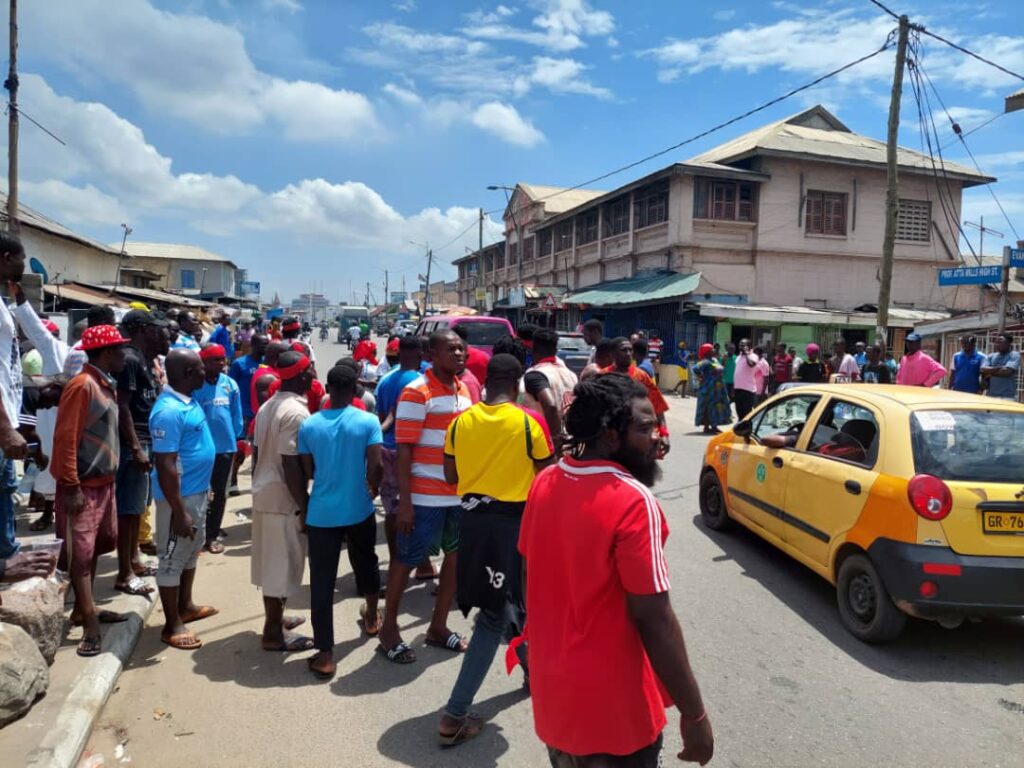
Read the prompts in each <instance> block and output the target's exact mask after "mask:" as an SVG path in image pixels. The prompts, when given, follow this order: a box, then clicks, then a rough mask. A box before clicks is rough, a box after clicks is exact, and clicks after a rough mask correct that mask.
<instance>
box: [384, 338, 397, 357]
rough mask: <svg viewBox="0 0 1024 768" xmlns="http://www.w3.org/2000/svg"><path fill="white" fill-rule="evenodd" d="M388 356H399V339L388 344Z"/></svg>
mask: <svg viewBox="0 0 1024 768" xmlns="http://www.w3.org/2000/svg"><path fill="white" fill-rule="evenodd" d="M385 351H386V354H389V355H397V354H398V339H392V340H391V341H389V342H388V346H387V349H386V350H385Z"/></svg>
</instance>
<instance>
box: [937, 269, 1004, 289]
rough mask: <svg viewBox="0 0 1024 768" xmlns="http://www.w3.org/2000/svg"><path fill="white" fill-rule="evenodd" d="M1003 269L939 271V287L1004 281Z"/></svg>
mask: <svg viewBox="0 0 1024 768" xmlns="http://www.w3.org/2000/svg"><path fill="white" fill-rule="evenodd" d="M1002 270H1003V268H1002V267H952V268H949V269H940V270H939V285H985V284H987V283H998V282H999V281H1000V280H1002V277H1003V275H1002Z"/></svg>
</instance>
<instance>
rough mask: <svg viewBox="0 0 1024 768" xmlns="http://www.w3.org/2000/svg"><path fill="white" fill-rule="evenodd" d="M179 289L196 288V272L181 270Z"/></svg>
mask: <svg viewBox="0 0 1024 768" xmlns="http://www.w3.org/2000/svg"><path fill="white" fill-rule="evenodd" d="M181 287H182V288H195V287H196V271H195V270H194V269H183V270H181Z"/></svg>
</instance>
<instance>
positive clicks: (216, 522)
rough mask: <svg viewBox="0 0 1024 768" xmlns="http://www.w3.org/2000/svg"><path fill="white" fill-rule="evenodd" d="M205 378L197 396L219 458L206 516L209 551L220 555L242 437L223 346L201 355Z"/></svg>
mask: <svg viewBox="0 0 1024 768" xmlns="http://www.w3.org/2000/svg"><path fill="white" fill-rule="evenodd" d="M199 358H200V359H201V360H202V361H203V373H204V376H205V379H204V382H203V386H202V387H200V388H199V389H197V390H196V391H195V393H194V395H193V396H194V397H195V399H196V400H198V401H199V405H200V406H201V407H202V409H203V413H204V414H206V423H207V424H209V426H210V433H211V434H212V436H213V447H214V450H216V452H217V458H216V459H214V462H213V473H212V474H211V475H210V490H211V492H212V493H211V494H210V496H211V498H210V508H209V510H208V511H207V513H206V544H205V548H206V551H207V552H209V553H210V554H213V555H219V554H220V553H221V552H223V551H224V545H223V544H221V543H220V541H219V540H218V539H219V538H220V535H221V529H220V526H221V523H222V522H223V521H224V505H225V504H227V501H228V480H230V478H231V468H232V466H234V463H235V451H236V450H237V448H238V438H239V437H240V436H241V435H242V398H241V394H240V393H239V390H238V385H237V384H236V383H235V380H234V379H232V378H231V377H230V376H228V375H227V374H225V373H224V368H225V367H226V366H227V352H226V351H225V350H224V347H222V346H221V345H220V344H208V345H206V346H205V347H204V348H203V350H202V351H201V352H200V353H199Z"/></svg>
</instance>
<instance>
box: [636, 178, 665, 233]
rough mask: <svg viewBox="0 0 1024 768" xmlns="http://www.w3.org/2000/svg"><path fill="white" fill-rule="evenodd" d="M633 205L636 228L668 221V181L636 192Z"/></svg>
mask: <svg viewBox="0 0 1024 768" xmlns="http://www.w3.org/2000/svg"><path fill="white" fill-rule="evenodd" d="M633 206H634V215H635V217H636V228H637V229H642V228H643V227H650V226H653V225H654V224H660V223H661V222H663V221H668V182H667V181H665V182H662V183H660V184H655V185H653V186H650V187H646V188H644V189H642V190H640V191H639V192H637V193H636V198H635V202H634V204H633Z"/></svg>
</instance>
